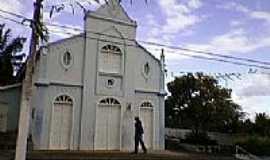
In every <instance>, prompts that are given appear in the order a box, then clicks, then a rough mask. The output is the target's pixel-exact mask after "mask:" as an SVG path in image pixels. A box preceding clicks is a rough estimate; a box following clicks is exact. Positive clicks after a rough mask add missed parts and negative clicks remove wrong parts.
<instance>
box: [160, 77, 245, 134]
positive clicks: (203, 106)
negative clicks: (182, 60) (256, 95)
mask: <svg viewBox="0 0 270 160" xmlns="http://www.w3.org/2000/svg"><path fill="white" fill-rule="evenodd" d="M167 86H168V90H169V92H170V93H171V94H170V96H168V98H167V99H166V103H165V104H166V106H165V107H166V110H165V114H166V125H167V126H169V127H176V128H189V129H192V131H193V132H194V133H195V134H199V133H202V132H206V131H219V132H233V131H234V130H235V127H236V126H237V125H236V124H237V123H238V121H239V120H240V119H241V118H243V116H244V114H243V113H242V112H241V107H240V106H239V105H237V104H236V103H234V102H233V101H232V100H231V92H232V91H231V90H230V89H226V88H222V87H221V86H220V85H218V81H217V80H216V79H214V78H213V77H211V76H206V75H204V74H203V73H196V74H192V73H189V74H187V75H184V76H181V77H177V78H175V80H174V81H172V82H170V83H168V85H167Z"/></svg>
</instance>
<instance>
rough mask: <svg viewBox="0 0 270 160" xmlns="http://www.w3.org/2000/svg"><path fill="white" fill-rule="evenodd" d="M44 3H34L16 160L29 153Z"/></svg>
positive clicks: (23, 158)
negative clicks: (39, 30)
mask: <svg viewBox="0 0 270 160" xmlns="http://www.w3.org/2000/svg"><path fill="white" fill-rule="evenodd" d="M42 1H43V0H36V2H34V12H33V19H32V22H31V28H32V35H31V41H30V48H29V55H28V58H27V62H26V71H25V77H24V79H23V82H22V91H21V103H20V117H19V125H18V135H17V144H16V155H15V160H25V159H26V153H27V138H28V133H29V126H30V120H31V119H30V117H31V116H30V115H31V111H32V107H31V102H32V101H31V100H32V90H33V79H32V78H33V72H34V66H35V61H36V52H37V47H38V45H39V36H38V34H37V26H38V25H39V24H37V23H38V22H39V21H40V18H41V9H42Z"/></svg>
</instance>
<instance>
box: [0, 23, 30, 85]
mask: <svg viewBox="0 0 270 160" xmlns="http://www.w3.org/2000/svg"><path fill="white" fill-rule="evenodd" d="M25 40H26V39H25V38H23V37H16V38H15V39H11V29H5V24H0V75H1V76H0V85H7V84H12V83H13V82H14V81H15V78H14V76H13V74H14V71H15V69H16V68H17V69H18V67H21V65H22V59H23V57H24V54H22V53H21V51H22V49H23V44H24V42H25Z"/></svg>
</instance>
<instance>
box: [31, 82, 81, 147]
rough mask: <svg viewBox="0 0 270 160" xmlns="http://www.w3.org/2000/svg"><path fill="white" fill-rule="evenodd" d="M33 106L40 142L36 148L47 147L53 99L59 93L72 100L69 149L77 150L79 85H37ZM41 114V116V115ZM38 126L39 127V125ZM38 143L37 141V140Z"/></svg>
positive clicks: (79, 103) (79, 106)
mask: <svg viewBox="0 0 270 160" xmlns="http://www.w3.org/2000/svg"><path fill="white" fill-rule="evenodd" d="M38 88H39V89H37V93H38V95H39V96H37V97H36V100H37V101H36V103H35V106H36V107H37V109H36V116H35V120H34V124H35V130H36V131H35V133H36V135H35V136H36V137H37V139H40V140H41V141H40V144H39V145H37V147H36V149H48V148H49V145H50V144H49V141H50V130H51V120H52V114H53V105H54V102H55V99H56V98H57V97H58V96H61V95H67V96H69V97H71V98H72V100H73V109H72V110H73V112H72V127H71V128H72V129H71V141H70V149H71V150H77V149H78V144H79V139H78V138H79V132H80V131H79V130H80V117H81V115H80V114H81V113H80V110H81V96H82V94H81V92H82V90H81V88H82V87H81V86H70V85H65V84H62V85H50V86H42V87H38ZM42 116H43V117H42ZM38 126H39V127H40V128H39V127H38ZM37 143H38V142H37Z"/></svg>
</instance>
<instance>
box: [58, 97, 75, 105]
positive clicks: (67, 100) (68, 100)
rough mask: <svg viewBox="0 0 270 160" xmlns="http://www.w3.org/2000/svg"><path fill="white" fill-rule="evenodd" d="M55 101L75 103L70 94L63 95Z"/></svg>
mask: <svg viewBox="0 0 270 160" xmlns="http://www.w3.org/2000/svg"><path fill="white" fill-rule="evenodd" d="M54 103H55V104H73V101H72V99H71V98H70V97H69V96H67V95H61V96H58V97H57V98H56V99H55V101H54Z"/></svg>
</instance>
